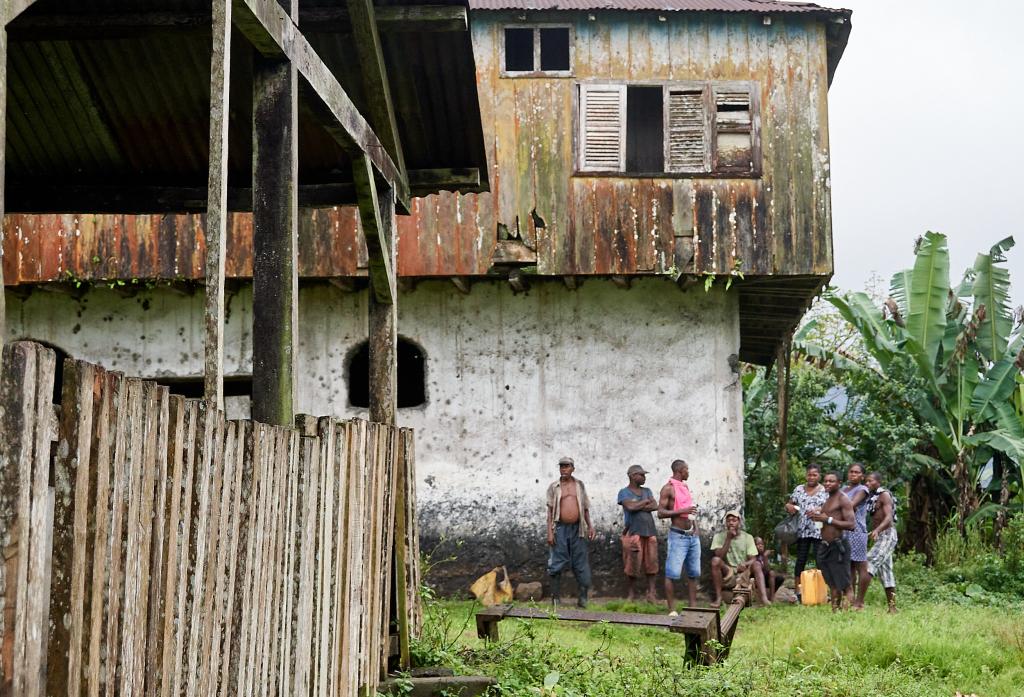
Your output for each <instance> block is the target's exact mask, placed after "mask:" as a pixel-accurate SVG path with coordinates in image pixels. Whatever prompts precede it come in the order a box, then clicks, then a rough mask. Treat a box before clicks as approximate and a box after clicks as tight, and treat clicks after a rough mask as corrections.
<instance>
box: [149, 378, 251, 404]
mask: <svg viewBox="0 0 1024 697" xmlns="http://www.w3.org/2000/svg"><path fill="white" fill-rule="evenodd" d="M156 382H157V384H158V385H163V386H164V387H166V388H167V390H168V392H170V393H171V394H174V395H179V396H181V397H184V398H185V399H202V398H203V396H204V395H205V392H206V383H205V381H204V379H203V378H201V377H199V378H197V377H185V378H176V377H168V378H157V379H156ZM224 396H225V397H252V376H251V375H229V376H225V377H224Z"/></svg>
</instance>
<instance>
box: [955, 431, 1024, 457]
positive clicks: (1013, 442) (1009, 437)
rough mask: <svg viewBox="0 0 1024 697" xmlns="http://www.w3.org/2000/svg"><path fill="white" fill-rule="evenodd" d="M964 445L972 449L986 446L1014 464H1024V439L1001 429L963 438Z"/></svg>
mask: <svg viewBox="0 0 1024 697" xmlns="http://www.w3.org/2000/svg"><path fill="white" fill-rule="evenodd" d="M964 443H965V444H966V445H970V446H973V447H976V448H977V447H980V446H982V445H987V446H989V447H990V448H992V449H993V450H998V451H999V452H1001V453H1004V454H1006V455H1008V456H1009V457H1010V458H1012V459H1013V461H1014V462H1016V463H1021V462H1024V438H1019V437H1017V436H1014V435H1013V434H1012V433H1009V432H1007V431H1004V430H1002V429H996V430H995V431H985V432H984V433H975V434H974V435H973V436H967V437H966V438H964Z"/></svg>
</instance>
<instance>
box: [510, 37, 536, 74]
mask: <svg viewBox="0 0 1024 697" xmlns="http://www.w3.org/2000/svg"><path fill="white" fill-rule="evenodd" d="M505 70H506V71H508V72H531V71H533V29H512V28H507V29H505Z"/></svg>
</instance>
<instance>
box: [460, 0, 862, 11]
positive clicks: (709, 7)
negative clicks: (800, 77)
mask: <svg viewBox="0 0 1024 697" xmlns="http://www.w3.org/2000/svg"><path fill="white" fill-rule="evenodd" d="M469 7H470V9H473V10H656V11H660V12H672V11H682V12H685V11H689V12H759V13H762V14H767V13H775V12H800V13H814V14H849V10H838V9H832V8H828V7H822V6H821V5H815V4H814V3H810V2H778V1H776V0H469Z"/></svg>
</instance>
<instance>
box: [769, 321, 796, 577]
mask: <svg viewBox="0 0 1024 697" xmlns="http://www.w3.org/2000/svg"><path fill="white" fill-rule="evenodd" d="M789 346H790V335H789V334H786V335H785V336H784V337H783V339H782V342H781V343H780V344H779V348H778V350H777V353H776V356H775V379H776V380H778V383H779V386H778V405H777V406H778V412H779V414H778V417H779V420H778V425H777V427H776V429H777V430H776V435H777V436H778V440H779V489H780V490H781V493H782V496H783V497H784V498H785V497H787V496H789V462H788V453H787V452H786V445H787V441H788V438H789ZM786 500H788V499H786ZM779 553H780V554H781V555H782V562H783V564H786V563H788V561H789V545H787V544H785V543H783V544H782V549H781V550H779ZM799 580H800V579H797V581H798V582H799Z"/></svg>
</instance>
